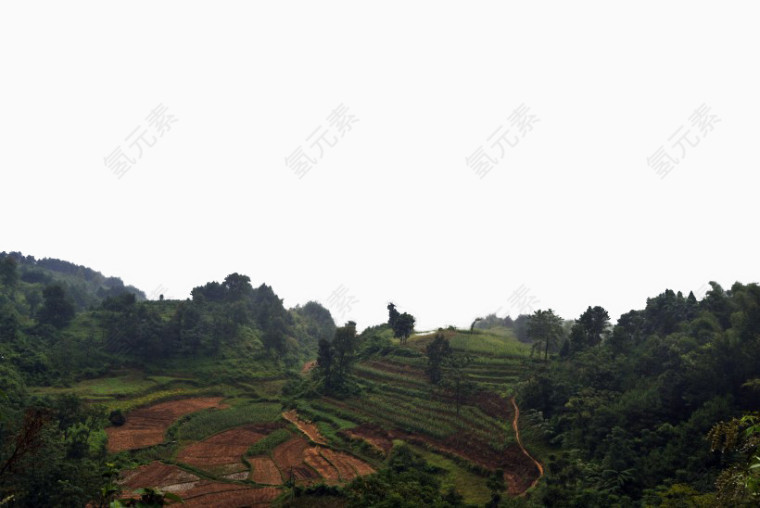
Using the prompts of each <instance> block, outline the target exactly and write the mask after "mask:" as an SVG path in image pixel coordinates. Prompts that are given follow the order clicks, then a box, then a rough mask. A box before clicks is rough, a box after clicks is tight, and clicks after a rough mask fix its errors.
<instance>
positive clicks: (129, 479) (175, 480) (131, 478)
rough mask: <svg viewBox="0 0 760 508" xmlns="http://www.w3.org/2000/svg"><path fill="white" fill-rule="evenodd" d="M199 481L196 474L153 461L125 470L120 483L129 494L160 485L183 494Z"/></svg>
mask: <svg viewBox="0 0 760 508" xmlns="http://www.w3.org/2000/svg"><path fill="white" fill-rule="evenodd" d="M199 481H200V478H198V477H197V476H196V475H194V474H192V473H188V472H187V471H183V470H182V469H180V468H178V467H177V466H169V465H167V464H164V463H162V462H151V463H150V464H148V465H146V466H140V467H138V468H137V469H132V470H129V471H124V472H122V473H121V475H120V478H119V484H120V485H122V488H123V489H124V493H125V494H127V496H129V494H130V493H131V492H132V491H134V490H137V489H139V488H142V487H158V488H160V489H162V490H165V491H167V492H175V493H180V495H181V492H183V491H186V490H189V489H192V488H193V487H195V486H196V485H197V483H198V482H199Z"/></svg>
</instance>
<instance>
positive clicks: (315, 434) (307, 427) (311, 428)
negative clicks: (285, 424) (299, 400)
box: [282, 409, 327, 444]
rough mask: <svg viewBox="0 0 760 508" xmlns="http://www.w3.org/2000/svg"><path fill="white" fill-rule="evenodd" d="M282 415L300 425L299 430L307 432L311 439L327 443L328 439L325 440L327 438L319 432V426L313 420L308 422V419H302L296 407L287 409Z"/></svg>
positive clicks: (297, 425)
mask: <svg viewBox="0 0 760 508" xmlns="http://www.w3.org/2000/svg"><path fill="white" fill-rule="evenodd" d="M282 417H283V418H285V419H286V420H288V421H289V422H292V423H293V425H295V426H296V427H298V430H300V431H301V432H303V433H304V434H306V435H307V436H308V437H309V439H311V440H312V441H314V442H315V443H318V444H327V441H325V438H324V437H322V434H320V433H319V428H317V426H316V425H314V424H313V423H311V422H307V421H306V420H302V419H300V418H299V417H298V413H297V412H296V410H295V409H291V410H290V411H286V412H284V413H282Z"/></svg>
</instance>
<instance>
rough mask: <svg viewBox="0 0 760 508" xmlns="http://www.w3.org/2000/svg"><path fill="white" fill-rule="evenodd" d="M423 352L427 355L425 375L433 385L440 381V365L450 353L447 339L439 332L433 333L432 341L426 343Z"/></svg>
mask: <svg viewBox="0 0 760 508" xmlns="http://www.w3.org/2000/svg"><path fill="white" fill-rule="evenodd" d="M425 353H426V354H427V357H428V367H427V370H426V372H427V375H428V377H429V378H430V382H431V383H433V384H434V385H436V384H438V383H439V382H440V381H441V376H442V371H441V366H442V365H443V363H444V362H445V361H447V359H448V358H449V357H450V356H451V354H452V349H451V346H450V345H449V340H448V339H447V338H446V337H444V335H443V334H442V333H441V332H438V333H436V334H435V338H434V339H433V342H431V343H430V344H428V345H427V347H426V348H425Z"/></svg>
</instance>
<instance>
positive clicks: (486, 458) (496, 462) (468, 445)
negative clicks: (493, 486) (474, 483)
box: [399, 433, 536, 496]
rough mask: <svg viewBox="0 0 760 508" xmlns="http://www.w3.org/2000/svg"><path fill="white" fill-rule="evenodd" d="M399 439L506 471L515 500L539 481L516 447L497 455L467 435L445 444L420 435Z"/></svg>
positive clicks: (446, 441) (485, 466)
mask: <svg viewBox="0 0 760 508" xmlns="http://www.w3.org/2000/svg"><path fill="white" fill-rule="evenodd" d="M399 437H401V438H402V439H405V440H406V441H409V442H410V443H413V444H420V445H423V446H430V447H432V448H434V449H436V450H438V451H440V452H442V453H444V454H445V455H449V456H458V457H461V458H463V459H465V460H467V461H469V462H472V463H473V464H477V465H479V466H481V467H484V468H486V469H498V468H501V469H504V471H505V473H504V476H505V477H506V478H507V480H508V483H509V494H510V495H513V496H514V495H519V494H521V493H522V492H524V491H525V490H527V489H528V488H529V487H530V486H531V483H532V481H533V479H534V478H535V477H536V467H535V465H534V464H533V462H532V461H531V460H530V459H529V458H528V457H526V456H525V455H524V454H523V452H522V449H521V448H520V446H518V445H517V444H513V445H510V446H509V447H507V449H506V450H504V451H503V452H497V451H496V450H494V449H492V448H491V447H490V446H489V445H488V444H486V443H483V442H481V441H479V440H477V439H473V438H471V437H469V436H467V435H466V434H464V435H463V434H455V435H453V436H450V437H448V438H446V439H444V440H437V439H433V438H430V437H427V436H421V435H418V434H401V433H400V434H399Z"/></svg>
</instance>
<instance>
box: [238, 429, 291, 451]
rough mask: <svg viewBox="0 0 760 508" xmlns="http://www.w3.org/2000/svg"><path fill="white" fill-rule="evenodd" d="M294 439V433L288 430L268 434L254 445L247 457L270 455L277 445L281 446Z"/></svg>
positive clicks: (278, 430) (249, 449)
mask: <svg viewBox="0 0 760 508" xmlns="http://www.w3.org/2000/svg"><path fill="white" fill-rule="evenodd" d="M291 437H293V433H292V432H290V431H289V430H288V429H277V430H275V431H273V432H270V433H269V434H267V435H266V436H265V437H264V438H263V439H261V441H259V442H257V443H255V444H252V445H251V446H250V448H248V451H247V452H245V455H246V456H247V457H255V456H256V455H269V454H270V453H271V452H272V450H274V449H275V448H276V447H277V445H280V444H282V443H284V442H285V441H287V440H288V439H290V438H291Z"/></svg>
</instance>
